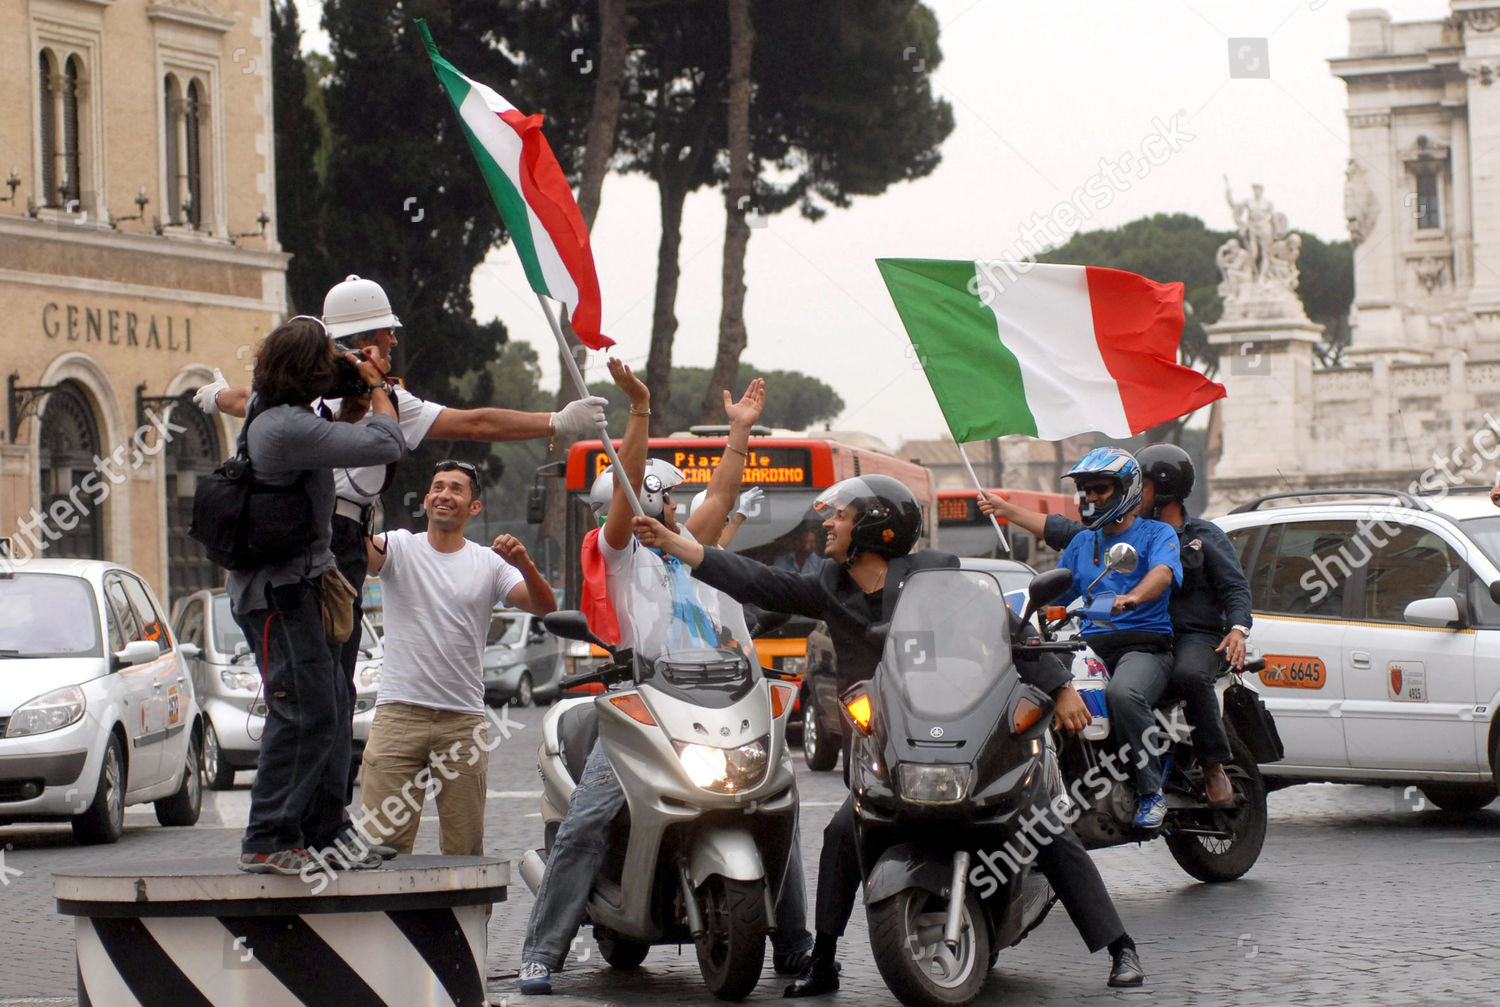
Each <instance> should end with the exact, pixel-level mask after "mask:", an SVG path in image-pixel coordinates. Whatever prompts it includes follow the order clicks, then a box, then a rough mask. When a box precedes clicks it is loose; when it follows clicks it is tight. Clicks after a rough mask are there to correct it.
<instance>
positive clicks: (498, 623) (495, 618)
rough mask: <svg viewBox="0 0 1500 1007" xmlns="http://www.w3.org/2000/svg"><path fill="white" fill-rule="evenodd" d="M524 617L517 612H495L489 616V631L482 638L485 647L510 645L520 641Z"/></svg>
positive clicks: (524, 622) (524, 621)
mask: <svg viewBox="0 0 1500 1007" xmlns="http://www.w3.org/2000/svg"><path fill="white" fill-rule="evenodd" d="M525 624H526V617H525V616H523V615H520V614H519V613H510V612H496V613H495V614H494V615H492V616H490V632H489V635H488V636H486V637H485V638H484V644H485V646H486V647H497V646H498V647H512V646H514V645H516V644H518V643H520V642H521V631H522V629H523V628H524V627H525Z"/></svg>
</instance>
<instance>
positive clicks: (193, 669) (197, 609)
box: [172, 594, 211, 696]
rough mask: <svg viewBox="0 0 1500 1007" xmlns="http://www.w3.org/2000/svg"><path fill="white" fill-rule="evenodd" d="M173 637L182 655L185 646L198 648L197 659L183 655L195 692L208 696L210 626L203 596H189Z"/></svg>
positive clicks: (179, 615) (178, 617)
mask: <svg viewBox="0 0 1500 1007" xmlns="http://www.w3.org/2000/svg"><path fill="white" fill-rule="evenodd" d="M172 632H173V635H174V636H175V637H176V638H177V646H178V652H179V653H181V650H182V647H183V646H184V645H185V644H189V643H191V644H193V645H194V646H196V647H197V648H198V656H197V657H188V656H187V655H186V654H183V655H182V659H183V661H185V662H186V663H187V667H188V674H190V675H191V676H192V679H193V691H194V692H195V693H196V694H197V695H199V696H206V695H208V692H209V688H208V687H209V685H210V684H211V683H210V682H209V681H208V680H207V678H206V676H207V675H208V673H209V666H208V646H209V641H208V624H207V606H206V605H205V604H204V600H203V595H201V594H194V595H190V596H188V599H187V601H186V602H184V603H183V606H182V611H181V612H180V613H179V614H178V616H177V623H176V625H174V626H173V627H172Z"/></svg>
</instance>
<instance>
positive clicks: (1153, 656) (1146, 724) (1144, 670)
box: [1105, 650, 1172, 798]
mask: <svg viewBox="0 0 1500 1007" xmlns="http://www.w3.org/2000/svg"><path fill="white" fill-rule="evenodd" d="M1171 675H1172V655H1171V654H1170V653H1155V652H1152V651H1144V650H1131V651H1127V652H1125V653H1124V654H1121V655H1120V657H1119V659H1118V660H1117V661H1116V662H1115V669H1114V673H1113V674H1112V675H1110V679H1109V684H1108V685H1107V686H1105V696H1106V697H1107V702H1108V704H1109V716H1110V720H1112V721H1113V724H1112V730H1113V733H1114V736H1115V739H1116V741H1117V742H1118V743H1119V745H1120V751H1121V759H1122V762H1121V764H1122V765H1124V766H1128V767H1130V769H1131V771H1132V776H1133V777H1134V782H1135V793H1136V797H1138V798H1140V797H1146V796H1148V795H1150V794H1159V793H1161V756H1160V755H1157V754H1155V751H1156V750H1157V749H1160V748H1161V747H1162V746H1161V743H1160V741H1159V739H1158V738H1156V737H1154V736H1152V735H1154V733H1155V732H1153V731H1152V728H1153V727H1154V726H1155V724H1156V716H1155V713H1154V708H1155V706H1156V704H1157V703H1158V702H1160V700H1161V697H1162V694H1163V693H1164V692H1166V689H1167V681H1168V679H1170V678H1171ZM1148 732H1149V733H1148Z"/></svg>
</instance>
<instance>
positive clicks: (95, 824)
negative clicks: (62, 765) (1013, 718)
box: [72, 734, 125, 846]
mask: <svg viewBox="0 0 1500 1007" xmlns="http://www.w3.org/2000/svg"><path fill="white" fill-rule="evenodd" d="M72 825H73V838H74V839H76V840H77V841H78V842H79V843H81V844H82V845H84V846H95V845H98V844H100V843H113V842H116V841H117V840H119V838H120V833H121V832H124V831H125V757H124V756H123V755H121V754H120V739H119V738H118V737H116V736H115V735H113V734H111V735H110V736H109V744H108V745H106V746H105V748H104V761H103V763H102V764H101V765H100V767H99V785H98V786H97V787H96V788H95V789H94V802H93V803H92V804H90V805H89V808H88V810H87V811H85V812H84V813H83V814H81V815H78V816H76V817H75V818H74V819H73V821H72Z"/></svg>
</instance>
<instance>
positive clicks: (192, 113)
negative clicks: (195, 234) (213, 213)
mask: <svg viewBox="0 0 1500 1007" xmlns="http://www.w3.org/2000/svg"><path fill="white" fill-rule="evenodd" d="M203 97H204V95H203V86H202V85H201V84H199V83H198V81H196V80H194V81H191V82H189V84H188V89H187V102H186V104H185V105H184V107H183V126H184V129H183V139H184V143H183V169H184V174H185V175H186V176H187V179H186V180H187V198H188V211H187V217H188V219H187V222H188V223H190V224H192V225H193V229H194V230H197V229H198V228H199V227H200V226H201V225H202V223H203V149H202V144H201V143H200V140H199V137H200V127H201V125H202V120H203V114H204V112H205V111H206V108H205V107H204V101H203Z"/></svg>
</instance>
